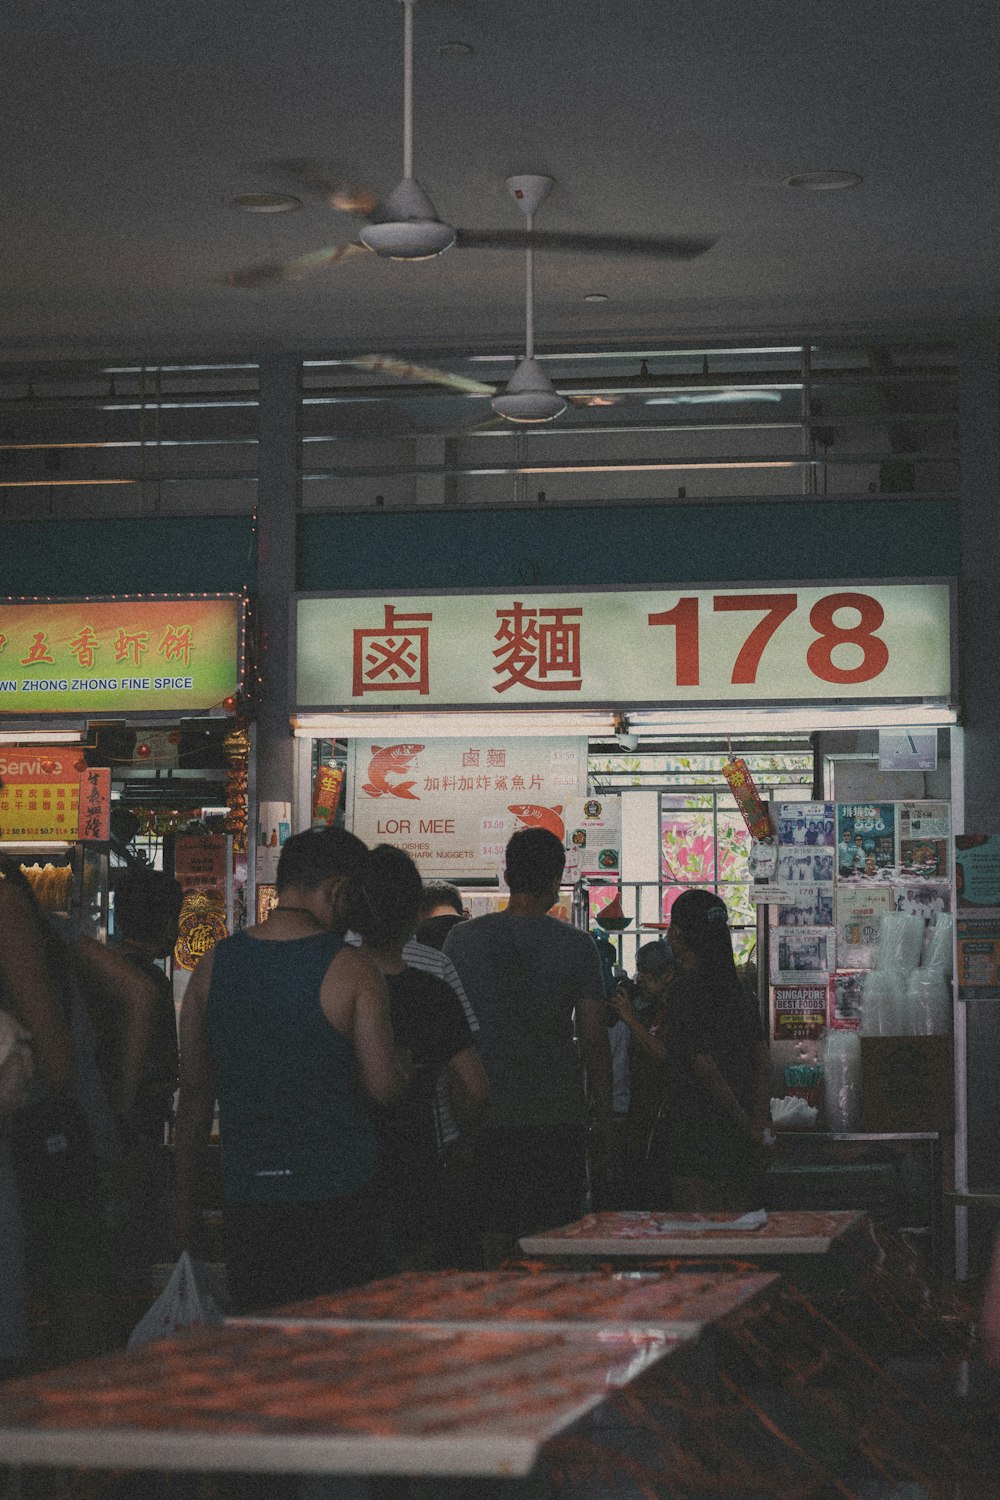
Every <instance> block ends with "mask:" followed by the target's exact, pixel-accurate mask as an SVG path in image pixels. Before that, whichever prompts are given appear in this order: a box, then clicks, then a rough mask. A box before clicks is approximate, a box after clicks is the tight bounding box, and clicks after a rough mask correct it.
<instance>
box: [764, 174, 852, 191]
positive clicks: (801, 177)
mask: <svg viewBox="0 0 1000 1500" xmlns="http://www.w3.org/2000/svg"><path fill="white" fill-rule="evenodd" d="M863 180H864V179H863V178H862V176H861V174H860V173H859V172H793V173H792V175H791V177H786V178H784V180H783V182H782V187H786V188H804V189H805V190H806V191H807V192H810V193H832V192H833V191H834V190H835V189H837V188H850V187H857V186H858V183H859V182H862V181H863Z"/></svg>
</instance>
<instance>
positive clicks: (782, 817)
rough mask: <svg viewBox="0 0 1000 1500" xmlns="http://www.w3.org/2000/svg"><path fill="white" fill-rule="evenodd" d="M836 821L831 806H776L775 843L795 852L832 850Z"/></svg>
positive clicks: (829, 803)
mask: <svg viewBox="0 0 1000 1500" xmlns="http://www.w3.org/2000/svg"><path fill="white" fill-rule="evenodd" d="M836 826H837V825H836V817H835V814H834V805H833V803H832V802H779V803H778V842H779V843H780V844H788V845H790V846H792V847H798V848H800V849H801V848H814V847H815V846H816V845H817V844H821V845H824V846H828V847H830V848H832V847H833V844H834V843H835V842H836V837H837V835H836Z"/></svg>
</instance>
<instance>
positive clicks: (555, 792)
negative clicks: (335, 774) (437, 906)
mask: <svg viewBox="0 0 1000 1500" xmlns="http://www.w3.org/2000/svg"><path fill="white" fill-rule="evenodd" d="M347 776H348V796H347V810H346V811H347V826H348V828H349V829H350V830H351V832H352V833H355V834H357V836H358V838H360V839H363V840H364V842H365V843H366V844H368V845H369V846H370V847H373V846H374V845H376V844H393V845H395V846H396V847H398V848H401V849H405V851H406V853H407V854H409V855H410V857H411V858H412V859H413V860H414V862H415V863H416V865H417V866H418V868H419V870H420V873H421V874H422V875H423V876H424V878H425V879H438V880H452V881H458V882H459V883H460V882H461V881H462V880H463V879H473V880H498V879H499V877H500V874H501V872H502V869H503V857H504V850H505V848H506V845H507V840H508V839H509V838H510V836H511V834H512V833H514V832H516V830H517V829H519V828H547V829H548V830H549V831H550V832H551V833H554V834H555V836H556V837H557V838H558V839H560V840H561V841H563V842H565V839H566V827H567V825H566V815H567V813H569V811H570V810H571V809H573V810H575V809H576V808H578V807H579V806H580V804H581V803H582V802H583V800H584V799H585V798H586V793H587V740H586V738H584V737H582V736H581V737H575V736H574V737H566V738H549V737H545V736H525V737H524V738H521V737H517V738H511V739H503V738H501V737H500V736H499V735H497V736H496V737H492V738H489V739H427V740H426V741H423V742H420V743H417V742H407V743H400V744H393V743H390V742H388V741H387V742H386V743H383V742H382V740H377V741H373V740H371V739H367V738H366V739H356V740H351V742H350V744H349V746H348V767H347ZM607 847H610V846H607Z"/></svg>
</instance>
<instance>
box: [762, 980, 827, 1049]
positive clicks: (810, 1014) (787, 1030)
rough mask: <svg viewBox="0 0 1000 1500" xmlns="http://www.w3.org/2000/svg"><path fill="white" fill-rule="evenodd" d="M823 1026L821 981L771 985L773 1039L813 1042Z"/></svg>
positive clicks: (824, 1021) (824, 1022) (824, 1002)
mask: <svg viewBox="0 0 1000 1500" xmlns="http://www.w3.org/2000/svg"><path fill="white" fill-rule="evenodd" d="M825 1025H826V985H825V984H776V985H775V986H774V1040H775V1041H776V1042H797V1041H815V1040H816V1039H817V1038H818V1037H820V1036H822V1034H823V1028H824V1027H825Z"/></svg>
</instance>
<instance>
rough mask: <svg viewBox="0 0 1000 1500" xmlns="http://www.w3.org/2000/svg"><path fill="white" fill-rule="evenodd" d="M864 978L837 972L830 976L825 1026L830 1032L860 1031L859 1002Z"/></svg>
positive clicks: (857, 974) (858, 975) (840, 971)
mask: <svg viewBox="0 0 1000 1500" xmlns="http://www.w3.org/2000/svg"><path fill="white" fill-rule="evenodd" d="M864 982H865V976H864V974H861V973H857V972H855V973H853V974H852V973H849V972H844V971H842V970H839V969H838V970H837V971H836V972H835V973H833V974H831V975H830V983H829V986H828V990H827V1018H826V1024H827V1025H828V1026H829V1028H830V1030H831V1031H860V1030H861V1001H862V996H863V994H864Z"/></svg>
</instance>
